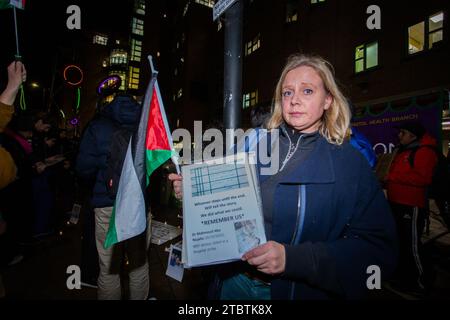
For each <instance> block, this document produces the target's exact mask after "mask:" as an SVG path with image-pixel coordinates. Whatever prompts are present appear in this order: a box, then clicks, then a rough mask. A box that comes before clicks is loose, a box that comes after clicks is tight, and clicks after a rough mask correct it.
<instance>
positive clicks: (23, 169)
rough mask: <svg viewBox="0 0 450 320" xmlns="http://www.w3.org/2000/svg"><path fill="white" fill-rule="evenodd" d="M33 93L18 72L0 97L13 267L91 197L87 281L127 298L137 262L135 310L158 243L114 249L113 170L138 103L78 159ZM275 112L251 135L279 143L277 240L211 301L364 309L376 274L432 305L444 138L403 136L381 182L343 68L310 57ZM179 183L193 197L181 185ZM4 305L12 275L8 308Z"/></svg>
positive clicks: (221, 280) (259, 118)
mask: <svg viewBox="0 0 450 320" xmlns="http://www.w3.org/2000/svg"><path fill="white" fill-rule="evenodd" d="M25 81H26V69H25V66H24V65H23V64H22V63H21V62H19V61H16V62H13V63H11V64H10V65H9V66H8V85H7V87H6V89H5V90H4V91H3V93H2V94H1V95H0V138H1V140H0V164H1V166H0V248H1V250H0V260H1V264H2V266H6V265H9V266H12V265H14V264H16V263H19V262H20V260H21V259H23V256H24V254H25V253H26V248H27V246H30V245H31V246H32V245H33V244H34V243H35V242H36V241H39V239H42V237H46V236H48V235H51V234H52V233H53V232H55V230H56V228H57V226H58V224H61V223H63V222H64V219H65V217H64V215H63V213H65V212H68V211H70V209H71V206H72V204H73V203H74V201H75V193H76V192H75V185H79V187H80V188H81V189H85V191H86V192H87V193H90V194H91V197H90V199H89V200H88V203H87V206H86V207H88V208H91V209H89V210H85V214H86V217H85V221H84V231H83V241H84V244H83V257H82V260H83V261H81V264H82V269H83V268H86V269H90V270H93V269H95V267H96V268H97V269H99V270H97V271H93V272H92V273H89V272H86V273H83V274H84V277H85V278H84V283H85V284H88V285H89V284H90V285H91V286H93V287H98V291H97V293H98V298H99V299H121V298H122V291H123V290H122V287H123V285H122V282H121V271H120V268H121V266H123V260H124V258H126V259H127V261H128V263H129V267H128V269H129V271H130V273H129V279H130V281H129V284H130V290H129V292H130V296H129V298H130V299H139V300H143V299H147V298H148V294H149V287H150V285H151V284H150V283H149V264H148V250H149V234H148V232H147V233H144V234H142V235H141V236H138V237H135V238H133V239H131V240H127V241H125V242H124V243H120V244H116V245H114V246H112V247H110V248H108V249H107V248H105V247H104V240H105V237H106V233H107V231H108V228H109V221H110V218H111V215H112V212H113V205H114V200H115V198H114V197H115V194H114V193H111V190H110V189H111V188H110V187H111V184H112V182H113V181H112V179H110V178H109V177H108V174H109V173H108V172H107V171H108V166H110V162H111V161H112V160H111V157H114V156H116V154H114V153H112V152H111V144H112V142H113V141H115V140H116V141H118V139H119V138H120V136H119V135H120V134H126V133H124V132H133V131H134V130H135V128H136V126H137V124H138V121H139V115H140V111H141V106H140V104H139V103H138V102H136V101H135V100H134V99H133V97H131V96H129V95H116V97H115V99H114V100H113V101H112V102H111V103H109V104H107V105H106V106H104V107H102V108H101V109H100V110H99V112H98V113H97V115H96V116H95V117H94V119H93V120H92V121H91V122H90V123H89V124H88V125H87V127H86V129H85V131H84V133H83V136H82V139H81V142H80V145H79V147H78V145H77V143H76V142H75V143H73V142H70V141H69V140H68V139H67V137H66V136H65V131H64V130H61V129H59V128H58V127H57V125H56V123H54V122H53V121H52V119H51V117H49V115H48V114H46V113H42V112H41V113H29V112H22V111H19V110H15V109H14V106H13V105H14V100H15V98H16V96H17V93H18V90H19V88H20V86H21V85H22V83H23V82H25ZM263 111H264V112H262V111H261V112H260V113H255V114H254V115H253V116H254V121H253V125H254V126H258V127H263V128H265V129H269V130H272V129H278V130H279V132H280V134H279V159H280V160H281V161H280V167H279V169H278V170H277V172H276V173H275V174H273V175H260V176H259V181H260V186H261V198H262V211H263V216H264V223H265V233H266V237H267V239H268V241H267V242H266V243H264V244H259V245H257V246H256V247H255V248H253V249H251V250H249V251H248V252H245V253H244V254H243V256H242V261H238V262H234V263H227V264H223V265H219V266H217V267H214V268H212V269H209V270H208V272H209V271H211V273H209V274H212V276H211V277H210V279H208V280H209V281H210V286H209V290H208V296H209V298H211V299H226V300H228V299H239V300H270V299H295V300H296V299H360V298H364V297H366V295H367V293H368V288H367V277H368V274H367V270H368V268H369V267H370V266H374V265H375V266H378V267H379V268H380V270H382V280H383V281H389V282H390V284H391V285H392V286H396V287H401V288H402V289H408V290H414V291H416V292H419V293H421V294H423V293H426V291H427V290H429V289H430V288H431V287H432V285H433V276H432V265H430V263H429V261H428V260H427V258H426V254H425V252H424V249H423V247H422V246H421V241H420V238H421V235H422V233H423V230H424V225H425V220H426V216H427V210H428V200H429V196H430V194H429V186H430V185H431V184H432V179H433V174H434V172H435V168H436V166H437V164H438V155H437V154H436V151H434V149H435V147H436V139H434V138H433V137H431V136H430V134H429V133H427V132H426V130H425V129H424V128H423V126H422V125H421V124H420V123H417V122H412V123H405V124H403V125H401V126H400V127H399V128H398V130H399V136H398V137H399V144H398V147H397V148H396V150H395V152H394V155H393V161H392V165H391V167H390V170H389V174H388V175H387V177H386V179H385V180H384V181H378V180H377V178H376V176H375V174H374V166H375V162H376V158H375V155H374V153H373V150H372V148H371V146H370V142H368V141H367V139H365V138H364V137H363V136H362V134H361V133H359V132H358V131H356V130H355V129H352V128H351V126H350V122H351V118H352V112H351V107H350V105H349V102H348V100H347V99H346V97H344V95H343V93H342V91H341V89H340V88H339V86H338V85H337V80H336V78H335V75H334V71H333V67H332V66H331V64H330V63H329V62H327V61H326V60H324V59H323V58H321V57H318V56H312V55H305V54H296V55H293V56H291V57H290V58H289V59H288V61H287V63H286V65H285V66H284V68H283V70H282V72H281V75H280V78H279V80H278V83H277V85H276V89H275V93H274V97H273V106H272V110H271V111H270V112H269V111H268V110H263ZM128 137H129V136H128ZM265 165H267V163H264V164H263V163H260V162H258V164H257V166H259V167H261V166H265ZM447 169H448V167H447ZM257 172H258V173H259V172H260V170H257ZM62 177H65V178H62ZM169 179H170V180H171V181H172V182H173V188H174V192H175V194H176V196H177V197H178V198H181V197H182V196H183V190H182V179H183V178H182V176H181V175H177V174H170V175H169ZM61 181H64V183H63V184H62V183H61ZM383 189H385V190H386V193H384V192H383ZM58 193H59V194H58ZM22 199H30V201H23V200H22ZM61 199H63V200H61ZM441 200H442V199H441ZM446 200H448V199H444V200H443V201H444V202H445V201H446ZM147 231H149V230H147ZM83 264H84V266H85V267H83ZM88 265H91V266H92V265H93V267H88ZM88 278H89V279H88ZM4 294H5V293H4V290H3V285H2V279H1V275H0V298H1V297H2V295H4Z"/></svg>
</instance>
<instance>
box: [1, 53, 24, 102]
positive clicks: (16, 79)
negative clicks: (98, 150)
mask: <svg viewBox="0 0 450 320" xmlns="http://www.w3.org/2000/svg"><path fill="white" fill-rule="evenodd" d="M26 80H27V70H26V69H25V66H24V65H23V64H22V62H20V61H14V62H12V63H11V64H10V65H9V66H8V84H7V86H6V89H5V90H4V91H3V92H2V94H1V95H0V102H2V103H4V104H7V105H12V104H13V103H14V100H15V99H16V95H17V92H18V91H19V88H20V86H21V85H22V83H23V82H25V81H26Z"/></svg>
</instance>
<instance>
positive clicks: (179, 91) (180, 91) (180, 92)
mask: <svg viewBox="0 0 450 320" xmlns="http://www.w3.org/2000/svg"><path fill="white" fill-rule="evenodd" d="M182 96H183V89H182V88H180V90H178V93H177V98H178V99H179V98H181V97H182Z"/></svg>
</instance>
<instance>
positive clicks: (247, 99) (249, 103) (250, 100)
mask: <svg viewBox="0 0 450 320" xmlns="http://www.w3.org/2000/svg"><path fill="white" fill-rule="evenodd" d="M257 104H258V90H256V91H253V92H249V93H246V94H244V96H243V97H242V108H243V109H246V108H249V107H254V106H256V105H257Z"/></svg>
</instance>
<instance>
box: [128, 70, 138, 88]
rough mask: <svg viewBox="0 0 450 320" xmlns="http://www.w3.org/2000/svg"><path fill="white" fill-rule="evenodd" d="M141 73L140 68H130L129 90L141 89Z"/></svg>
mask: <svg viewBox="0 0 450 320" xmlns="http://www.w3.org/2000/svg"><path fill="white" fill-rule="evenodd" d="M139 73H140V69H139V68H136V67H129V68H128V89H139Z"/></svg>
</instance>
